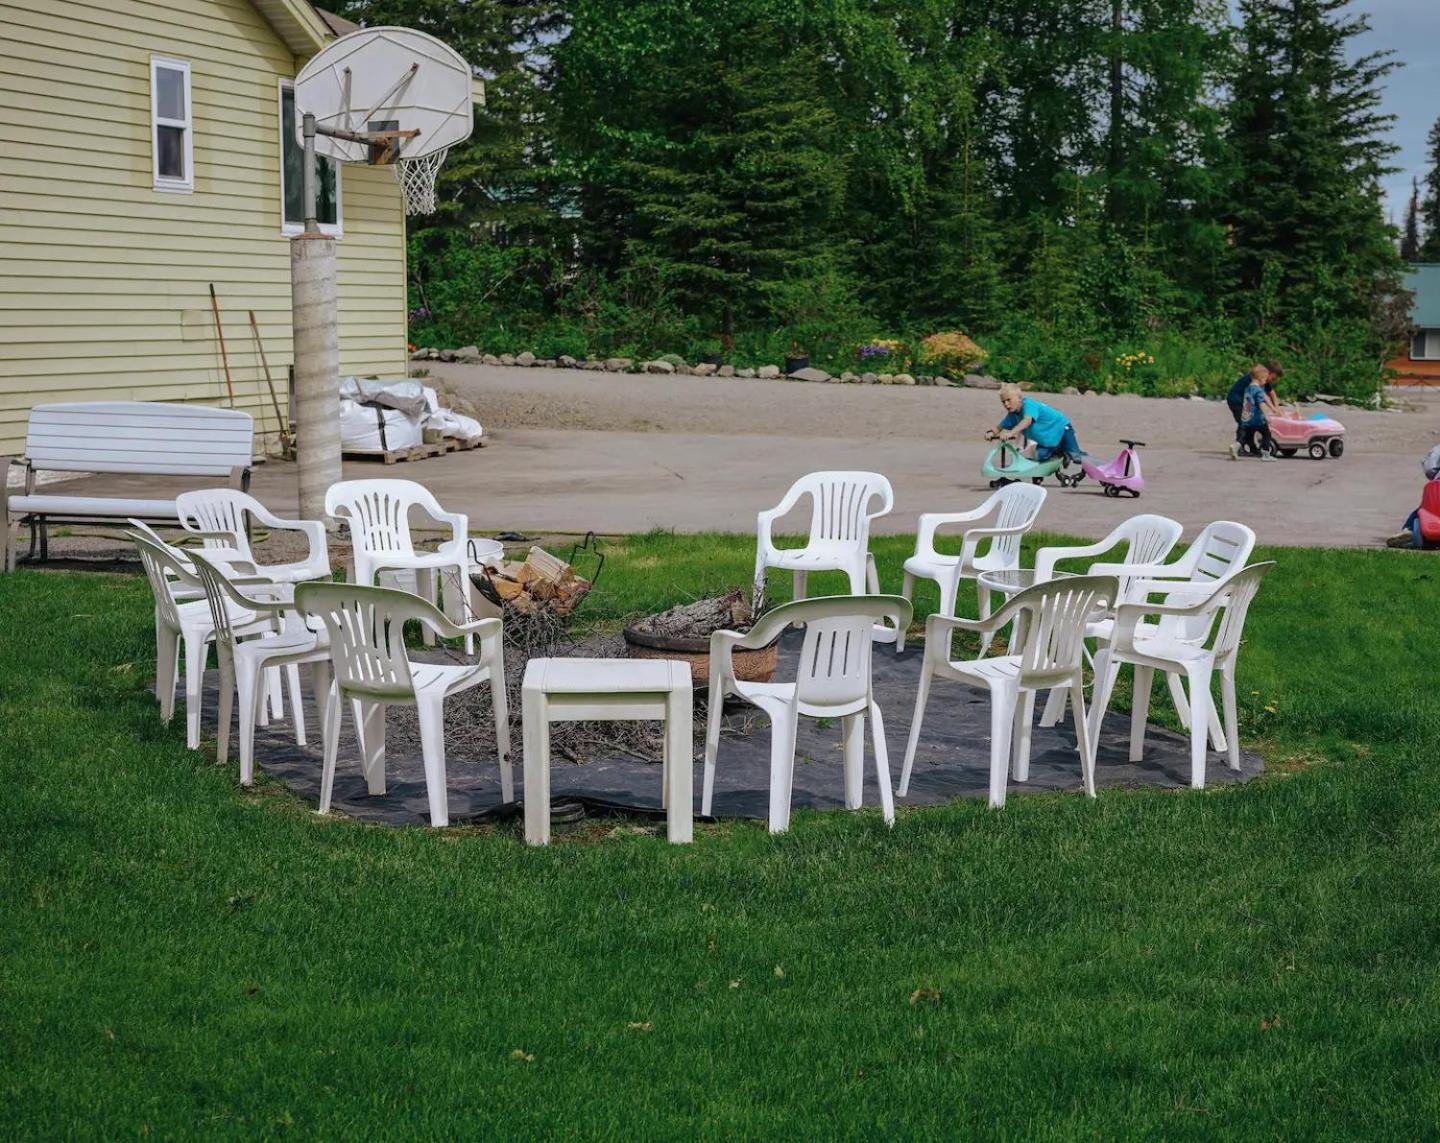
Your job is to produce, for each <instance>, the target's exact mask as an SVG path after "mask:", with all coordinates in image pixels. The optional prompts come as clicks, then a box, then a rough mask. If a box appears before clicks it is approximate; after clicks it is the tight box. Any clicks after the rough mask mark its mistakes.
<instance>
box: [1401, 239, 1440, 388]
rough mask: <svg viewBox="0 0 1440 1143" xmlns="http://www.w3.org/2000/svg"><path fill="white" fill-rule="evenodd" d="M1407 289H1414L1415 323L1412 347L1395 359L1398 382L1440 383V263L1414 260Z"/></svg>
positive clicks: (1409, 271) (1412, 383)
mask: <svg viewBox="0 0 1440 1143" xmlns="http://www.w3.org/2000/svg"><path fill="white" fill-rule="evenodd" d="M1405 288H1406V289H1407V290H1413V291H1414V293H1415V300H1414V302H1413V303H1412V304H1411V309H1410V320H1411V321H1412V322H1413V323H1414V325H1415V330H1414V334H1413V335H1412V336H1411V338H1410V346H1409V348H1408V350H1407V351H1406V352H1404V353H1402V354H1401V355H1400V356H1399V357H1397V358H1395V359H1394V360H1393V361H1391V362H1390V363H1389V364H1390V368H1391V369H1393V370H1395V372H1396V373H1397V374H1398V376H1397V377H1396V378H1395V383H1396V384H1397V385H1440V262H1416V263H1412V264H1411V266H1410V268H1409V270H1408V271H1407V272H1406V274H1405Z"/></svg>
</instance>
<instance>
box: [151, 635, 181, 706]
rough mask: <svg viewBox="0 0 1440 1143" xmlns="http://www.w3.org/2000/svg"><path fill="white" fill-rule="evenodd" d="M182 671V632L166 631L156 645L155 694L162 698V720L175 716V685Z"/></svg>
mask: <svg viewBox="0 0 1440 1143" xmlns="http://www.w3.org/2000/svg"><path fill="white" fill-rule="evenodd" d="M179 673H180V633H179V632H178V631H164V632H162V633H161V635H160V642H158V643H157V644H156V645H155V694H156V696H157V697H158V698H159V699H160V721H161V722H169V721H170V720H171V719H172V718H174V717H175V687H176V685H177V684H178V683H179V681H180V679H179Z"/></svg>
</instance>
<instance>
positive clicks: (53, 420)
mask: <svg viewBox="0 0 1440 1143" xmlns="http://www.w3.org/2000/svg"><path fill="white" fill-rule="evenodd" d="M254 447H255V420H254V418H253V417H251V416H250V414H249V413H242V412H240V411H239V410H238V409H216V408H212V407H210V406H208V405H172V404H168V403H165V402H162V401H67V402H62V403H57V404H53V405H36V406H35V407H34V408H32V409H31V410H30V425H29V428H28V430H27V431H26V434H25V456H26V458H27V459H28V460H29V461H30V464H31V466H32V467H34V468H36V469H44V470H47V471H52V472H143V473H155V474H159V475H166V476H228V475H229V474H230V473H231V472H233V471H234V470H235V469H237V468H249V467H250V461H251V459H252V457H253V456H254Z"/></svg>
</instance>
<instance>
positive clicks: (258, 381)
mask: <svg viewBox="0 0 1440 1143" xmlns="http://www.w3.org/2000/svg"><path fill="white" fill-rule="evenodd" d="M152 56H166V57H170V58H174V59H178V60H183V61H185V62H187V63H189V65H190V72H191V77H190V86H191V99H192V102H193V109H192V130H193V153H194V179H195V189H194V192H193V193H188V194H187V193H176V192H167V191H157V190H155V189H154V186H153V181H154V180H153V173H152V155H151V146H152V144H151V119H150V114H151V107H150V59H151V57H152ZM300 62H303V61H300ZM297 70H298V64H297V59H296V57H295V56H294V55H292V53H291V49H290V48H289V47H288V46H287V45H286V43H285V42H284V41H283V40H282V39H281V38H280V36H279V35H278V34H277V33H276V31H275V30H274V29H273V28H272V27H271V25H270V24H269V23H267V22H266V20H265V18H264V17H263V16H262V15H261V13H260V11H259V10H258V9H257V7H256V5H255V4H254V3H252V0H95V2H93V3H85V2H80V0H4V3H3V4H0V75H3V76H4V80H3V90H4V94H5V96H6V98H7V100H8V101H9V102H10V103H11V105H12V109H13V110H14V111H15V113H13V114H11V115H8V116H5V117H4V122H3V124H0V145H3V148H4V153H5V155H6V156H7V163H6V170H5V174H4V177H3V179H0V453H15V452H18V451H20V449H21V448H22V447H23V438H24V432H25V419H26V415H27V413H28V411H29V409H30V407H31V406H32V405H34V404H36V403H38V402H41V401H44V400H67V399H68V400H84V399H101V398H108V399H112V400H114V399H132V400H185V401H201V402H208V403H218V404H225V403H227V401H228V398H227V396H226V390H225V379H224V372H223V370H222V368H221V361H220V352H219V345H218V342H217V340H216V337H215V328H214V319H213V317H212V315H211V312H210V292H209V286H210V284H211V283H214V285H215V290H216V293H217V295H218V297H219V299H220V309H221V320H222V327H223V330H224V335H225V347H226V350H227V351H228V354H229V360H230V375H231V379H232V382H233V385H234V389H235V403H236V405H237V406H238V407H240V408H244V409H247V410H249V411H250V412H251V413H253V414H254V415H255V416H256V419H257V427H258V428H261V429H263V430H265V431H273V430H274V428H275V418H274V414H273V413H272V412H271V411H270V405H269V397H268V394H267V393H266V390H265V384H264V378H263V374H262V372H261V368H260V359H259V354H258V352H257V350H256V345H255V340H254V337H253V335H252V334H251V330H250V322H249V313H248V311H250V310H254V312H255V317H256V320H257V322H258V323H259V326H260V332H261V337H262V339H263V342H264V351H265V356H266V358H267V359H268V361H269V363H270V371H271V374H272V376H273V377H274V379H275V383H276V388H277V390H278V391H279V394H280V400H281V405H282V408H284V407H285V405H286V401H287V384H288V381H287V369H288V366H289V364H290V361H291V350H292V347H291V340H290V337H291V332H290V262H289V257H290V255H289V241H288V239H287V238H286V237H285V236H284V235H283V234H282V233H281V221H282V220H281V203H280V193H281V192H280V137H279V131H280V127H279V98H280V80H281V79H282V78H284V79H288V78H291V77H293V76H294V74H295V72H296V71H297ZM340 194H341V226H342V229H343V236H342V237H341V238H340V239H339V241H338V244H337V249H338V254H339V257H338V261H339V291H340V350H341V369H342V371H343V372H345V373H358V374H372V373H378V374H381V375H386V376H401V375H403V373H404V369H405V365H406V361H405V357H406V354H405V335H406V324H405V321H406V319H405V308H406V300H405V243H404V233H405V230H404V215H403V213H402V210H401V203H400V196H399V192H398V189H397V187H396V185H395V179H394V176H393V174H392V173H391V172H390V171H388V170H383V169H377V168H368V167H349V168H346V169H345V170H344V172H343V174H342V176H341V192H340Z"/></svg>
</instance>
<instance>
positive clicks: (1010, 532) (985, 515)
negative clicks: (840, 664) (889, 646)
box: [895, 484, 1046, 651]
mask: <svg viewBox="0 0 1440 1143" xmlns="http://www.w3.org/2000/svg"><path fill="white" fill-rule="evenodd" d="M1045 495H1046V493H1045V489H1043V488H1041V487H1039V486H1038V485H1034V484H1007V485H1006V486H1005V487H1004V488H1001V489H1000V490H999V491H997V492H993V493H991V494H990V496H989V497H988V498H987V499H986V501H985V503H983V504H981V505H980V507H979V508H975V509H973V510H971V511H969V512H925V513H923V514H922V515H921V517H920V522H919V525H918V527H917V528H916V531H915V554H914V555H913V556H911V557H910V558H909V559H908V560H906V561H905V582H904V584H903V585H902V586H901V588H900V594H901V595H903V596H904V597H905V598H906V599H914V598H915V581H916V580H917V579H931V580H934V581H935V582H936V583H937V584H938V585H939V587H940V611H939V614H941V615H945V616H951V615H954V614H955V607H956V602H957V599H958V597H959V593H960V581H961V580H962V579H973V578H974V577H975V576H977V575H979V574H980V573H981V572H990V571H1018V570H1019V568H1020V540H1021V538H1022V537H1023V536H1024V535H1025V533H1026V532H1028V531H1029V530H1030V529H1031V528H1032V527H1034V525H1035V518H1036V517H1037V516H1039V514H1040V508H1041V506H1042V505H1043V504H1044V503H1045ZM992 516H993V517H994V522H993V523H991V524H987V525H983V526H978V525H980V523H981V521H986V520H989V519H990V518H991V517H992ZM952 524H970V525H977V526H972V527H969V528H966V529H965V534H964V537H963V546H962V547H961V550H960V554H959V555H958V556H947V555H942V554H941V553H939V552H937V551H936V550H935V533H936V532H937V531H938V530H939V529H941V528H943V527H948V526H949V525H952ZM986 541H988V544H987V543H986ZM982 544H986V550H985V552H984V553H983V554H980V546H981V545H982ZM976 592H977V595H978V597H979V607H980V617H981V618H982V619H983V618H984V617H985V616H987V615H989V614H990V593H989V592H988V591H986V590H985V589H984V588H983V587H980V586H979V585H978V584H977V585H976ZM904 648H905V632H903V631H902V632H900V636H899V638H898V639H897V640H896V646H895V649H896V650H897V651H902V650H904Z"/></svg>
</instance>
